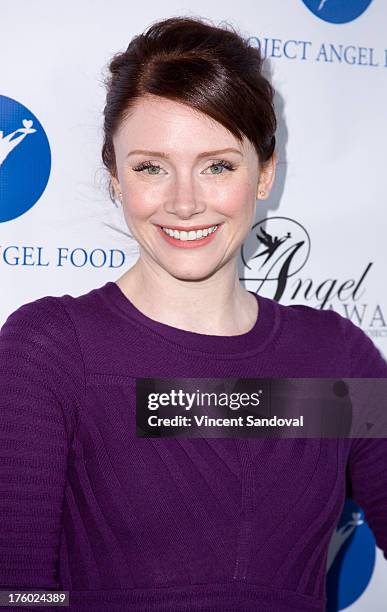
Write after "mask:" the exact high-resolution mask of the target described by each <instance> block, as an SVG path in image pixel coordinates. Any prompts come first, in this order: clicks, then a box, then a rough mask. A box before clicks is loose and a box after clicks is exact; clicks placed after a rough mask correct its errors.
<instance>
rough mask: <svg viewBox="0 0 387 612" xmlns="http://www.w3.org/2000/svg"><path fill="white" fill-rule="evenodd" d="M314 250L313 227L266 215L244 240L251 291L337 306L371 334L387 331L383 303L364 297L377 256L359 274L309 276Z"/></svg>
mask: <svg viewBox="0 0 387 612" xmlns="http://www.w3.org/2000/svg"><path fill="white" fill-rule="evenodd" d="M339 247H340V245H339ZM310 251H311V239H310V236H309V233H308V232H307V230H306V229H305V227H303V225H301V223H299V222H298V221H295V220H294V219H290V218H289V217H267V218H266V219H261V220H260V221H258V222H257V223H255V224H254V225H253V227H252V228H251V231H250V234H249V235H248V236H247V238H246V240H245V241H244V243H243V244H242V246H241V249H240V256H241V260H242V263H243V266H241V267H243V268H244V269H243V272H244V274H243V276H242V277H240V278H239V280H241V281H247V282H248V284H249V289H250V285H251V291H255V293H261V294H263V295H266V296H267V297H269V298H271V299H273V300H275V301H277V302H280V301H281V302H283V303H286V304H291V303H296V304H302V303H304V304H306V305H310V306H312V307H314V308H320V309H321V310H322V309H323V308H327V309H330V310H332V309H334V310H336V311H338V312H339V314H341V315H342V316H344V317H346V318H347V319H350V320H351V321H352V322H353V323H355V324H356V325H358V326H359V327H362V328H363V329H364V328H365V330H366V331H367V333H368V335H369V336H370V337H371V338H377V337H384V338H385V337H387V317H386V315H385V313H384V312H383V309H382V306H381V305H380V304H369V303H368V302H367V300H366V299H364V294H365V293H366V288H365V284H366V282H367V276H369V275H370V270H371V268H372V266H373V265H374V262H372V261H368V262H367V261H364V263H363V265H362V267H361V268H359V269H357V270H356V273H355V274H354V276H353V278H338V277H335V276H334V275H333V276H329V277H328V278H326V277H325V278H322V279H321V278H315V277H313V276H310V275H308V276H304V275H306V274H307V269H306V268H305V265H306V263H307V261H308V259H309V255H310ZM323 256H324V253H323ZM318 274H319V271H318ZM340 311H341V312H340Z"/></svg>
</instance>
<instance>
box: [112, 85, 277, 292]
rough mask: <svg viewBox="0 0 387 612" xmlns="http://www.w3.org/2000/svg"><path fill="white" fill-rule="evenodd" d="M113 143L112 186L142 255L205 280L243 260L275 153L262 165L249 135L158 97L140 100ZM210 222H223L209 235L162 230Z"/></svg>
mask: <svg viewBox="0 0 387 612" xmlns="http://www.w3.org/2000/svg"><path fill="white" fill-rule="evenodd" d="M113 145H114V151H115V157H116V168H117V176H116V177H112V180H113V186H114V188H115V191H116V193H117V194H118V193H120V192H122V203H123V212H124V216H125V220H126V223H127V225H128V228H129V230H130V231H131V233H132V235H133V236H134V238H135V239H136V240H137V242H138V244H139V249H140V259H142V260H143V261H145V262H146V264H147V265H151V266H152V269H157V268H159V269H160V268H161V270H159V271H160V272H161V273H164V272H163V271H165V272H168V273H169V274H171V275H172V276H174V277H176V278H179V279H183V280H184V279H186V280H200V279H201V278H206V277H208V276H211V275H212V274H214V273H216V271H217V270H219V269H220V268H222V267H223V266H225V264H226V263H227V262H230V261H231V260H232V259H236V256H237V254H238V251H239V248H240V246H241V245H242V243H243V241H244V240H245V238H246V236H247V234H248V232H249V231H250V229H251V226H252V224H253V221H254V216H255V206H256V199H258V198H261V199H265V197H267V195H268V193H269V190H270V187H271V185H272V182H273V180H274V172H275V156H273V159H272V162H271V163H269V164H265V167H264V170H262V168H261V169H260V167H259V161H258V156H257V153H256V151H255V148H254V146H253V145H252V144H251V142H250V141H249V140H248V139H247V138H244V140H243V142H242V143H240V142H239V141H238V140H237V139H236V138H235V137H234V136H233V134H231V133H230V132H229V131H228V130H227V129H226V128H224V127H223V126H222V125H221V124H220V123H218V122H216V121H214V120H213V119H211V118H210V117H208V116H207V115H204V114H202V113H199V112H197V111H194V110H192V109H191V108H190V107H188V106H186V105H184V104H181V103H179V102H172V101H170V100H167V99H164V98H160V97H157V96H147V97H144V98H142V99H141V100H140V101H139V102H138V103H137V105H136V107H135V109H134V111H133V112H132V113H131V115H130V117H128V118H127V119H126V120H125V121H123V122H122V123H121V125H120V127H119V128H118V130H117V131H116V133H115V135H114V137H113ZM140 151H141V152H140ZM145 151H147V152H145ZM213 151H217V153H213ZM220 151H221V152H220ZM261 190H265V191H266V195H265V196H263V197H262V196H260V194H259V192H260V191H261ZM211 226H218V228H217V229H216V231H215V232H214V233H213V234H211V235H210V236H209V237H208V238H206V237H205V232H204V234H200V233H199V234H196V233H195V234H193V233H191V234H187V235H186V234H173V232H169V236H168V235H167V233H165V232H164V231H163V230H162V229H161V227H163V228H172V229H174V228H181V229H185V230H187V232H188V231H190V229H191V230H193V229H196V228H208V227H211ZM171 234H172V235H171ZM174 236H176V237H174ZM177 237H180V238H183V240H179V239H177ZM194 237H195V239H192V238H194ZM186 238H191V239H190V240H186ZM196 238H200V239H199V240H196Z"/></svg>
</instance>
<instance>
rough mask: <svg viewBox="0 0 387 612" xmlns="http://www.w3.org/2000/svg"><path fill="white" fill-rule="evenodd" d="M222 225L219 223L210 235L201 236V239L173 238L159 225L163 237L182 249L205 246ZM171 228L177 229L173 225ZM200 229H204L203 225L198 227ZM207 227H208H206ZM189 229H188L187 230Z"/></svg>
mask: <svg viewBox="0 0 387 612" xmlns="http://www.w3.org/2000/svg"><path fill="white" fill-rule="evenodd" d="M209 227H212V226H211V225H210V226H209ZM221 227H222V225H218V227H217V229H216V230H215V231H214V232H212V233H211V234H209V235H208V236H205V237H204V238H200V239H199V240H179V239H177V238H173V237H172V236H168V234H166V233H165V232H164V231H163V230H162V229H161V227H158V230H159V232H160V233H161V234H162V236H163V238H164V239H165V240H166V241H167V242H168V243H169V244H171V245H173V246H175V247H177V248H180V249H192V248H196V247H199V246H203V245H205V244H208V243H210V242H211V241H212V240H213V239H214V238H215V236H216V234H217V233H218V232H219V230H220V229H221ZM169 229H175V228H173V227H170V228H169ZM192 229H193V228H190V230H192ZM198 229H202V227H200V226H199V227H198ZM204 229H206V228H204ZM185 231H187V230H185Z"/></svg>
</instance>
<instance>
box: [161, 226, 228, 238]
mask: <svg viewBox="0 0 387 612" xmlns="http://www.w3.org/2000/svg"><path fill="white" fill-rule="evenodd" d="M217 228H218V225H213V226H212V227H209V228H207V229H203V230H201V229H200V230H196V231H195V230H190V231H189V232H186V231H181V232H179V231H178V230H172V229H169V228H168V227H162V228H161V229H162V230H163V232H165V233H166V234H168V236H172V238H176V240H200V238H205V237H206V236H208V235H209V234H212V233H213V232H215V231H216V229H217Z"/></svg>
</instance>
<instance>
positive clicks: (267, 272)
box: [241, 217, 310, 301]
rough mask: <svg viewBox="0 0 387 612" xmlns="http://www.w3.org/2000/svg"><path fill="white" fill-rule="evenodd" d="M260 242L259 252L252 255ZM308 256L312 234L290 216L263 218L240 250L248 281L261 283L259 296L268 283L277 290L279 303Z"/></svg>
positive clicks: (275, 298) (276, 295)
mask: <svg viewBox="0 0 387 612" xmlns="http://www.w3.org/2000/svg"><path fill="white" fill-rule="evenodd" d="M265 227H266V229H265ZM251 239H253V242H251ZM257 242H258V253H256V254H255V255H249V251H250V250H256V249H257ZM309 253H310V238H309V234H308V232H307V231H306V229H305V228H304V227H303V226H302V225H301V223H298V222H297V221H294V220H293V219H290V218H289V217H270V219H262V220H261V221H259V222H258V223H256V224H255V225H254V226H253V228H252V232H251V234H250V235H249V236H248V238H247V239H246V240H245V242H244V244H243V245H242V247H241V257H242V261H243V263H244V266H245V268H246V270H249V273H248V274H249V278H248V279H245V280H254V281H259V285H258V288H257V293H258V292H259V290H260V288H261V287H262V286H263V285H264V284H266V283H269V284H270V286H271V287H274V288H275V289H274V290H273V293H274V296H273V299H274V300H277V301H278V300H279V299H280V298H281V296H282V295H283V293H284V291H285V288H286V284H287V281H288V279H289V278H290V277H291V276H294V274H297V272H299V271H300V270H301V268H303V267H304V265H305V264H306V262H307V260H308V258H309ZM250 274H251V275H250ZM241 280H242V279H241Z"/></svg>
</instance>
